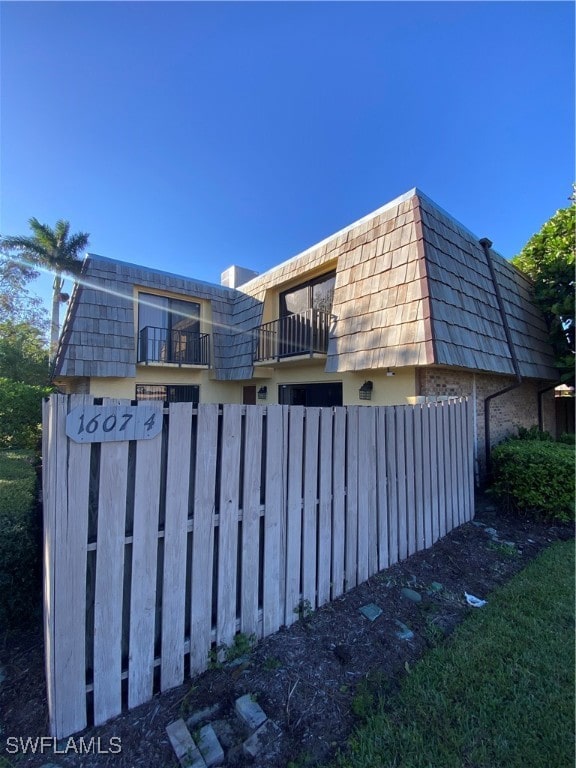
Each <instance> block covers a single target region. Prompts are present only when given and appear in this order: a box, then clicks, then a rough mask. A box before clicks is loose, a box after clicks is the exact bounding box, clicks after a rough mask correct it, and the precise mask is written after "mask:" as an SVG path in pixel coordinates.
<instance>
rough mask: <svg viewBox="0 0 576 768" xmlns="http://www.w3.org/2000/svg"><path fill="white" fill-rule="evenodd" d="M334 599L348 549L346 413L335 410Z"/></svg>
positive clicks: (339, 590)
mask: <svg viewBox="0 0 576 768" xmlns="http://www.w3.org/2000/svg"><path fill="white" fill-rule="evenodd" d="M332 467H333V470H332V474H333V482H332V599H333V600H334V599H335V598H337V597H339V596H340V595H341V594H342V593H343V591H344V556H345V549H346V527H345V526H346V518H345V497H344V494H345V471H346V411H345V410H344V409H343V408H335V409H334V439H333V454H332Z"/></svg>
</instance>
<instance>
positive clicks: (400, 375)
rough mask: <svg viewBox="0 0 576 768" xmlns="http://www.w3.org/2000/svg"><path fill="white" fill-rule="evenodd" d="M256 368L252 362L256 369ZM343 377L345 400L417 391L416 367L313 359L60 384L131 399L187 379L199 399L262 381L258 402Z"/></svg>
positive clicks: (393, 400) (392, 398)
mask: <svg viewBox="0 0 576 768" xmlns="http://www.w3.org/2000/svg"><path fill="white" fill-rule="evenodd" d="M258 370H259V369H258V368H256V371H258ZM366 380H370V381H372V382H373V384H374V389H373V391H372V399H371V400H370V401H365V400H362V401H361V400H360V399H359V395H358V390H359V389H360V387H361V386H362V384H364V382H365V381H366ZM328 382H340V383H342V402H343V405H407V404H408V403H410V402H411V401H412V400H413V399H414V396H415V395H416V372H415V369H414V368H404V369H397V370H396V372H395V375H394V376H387V375H386V373H385V372H382V371H373V372H364V373H361V374H360V373H345V374H329V373H325V371H324V361H323V360H312V361H306V362H303V363H302V364H300V365H289V366H279V367H278V368H276V369H273V370H271V369H265V375H264V376H259V377H257V378H253V379H247V380H245V381H243V382H225V381H217V380H215V379H213V378H211V377H210V372H209V371H191V370H189V369H185V368H172V367H168V366H137V375H136V378H113V377H103V378H96V377H93V378H92V379H89V380H88V379H82V380H81V379H68V380H65V381H63V382H62V386H61V389H62V391H64V392H66V393H78V392H82V393H84V394H90V395H93V396H94V397H117V398H122V399H130V400H133V399H134V398H135V396H136V385H138V384H158V385H166V384H173V385H190V384H196V385H198V386H199V387H200V402H201V403H242V393H243V387H244V386H247V385H253V386H256V387H257V389H258V388H260V387H261V386H266V387H267V390H268V393H267V397H266V400H264V401H259V404H260V405H277V404H278V402H279V397H278V387H279V386H281V385H282V384H303V383H306V384H322V383H328Z"/></svg>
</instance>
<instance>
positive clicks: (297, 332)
mask: <svg viewBox="0 0 576 768" xmlns="http://www.w3.org/2000/svg"><path fill="white" fill-rule="evenodd" d="M491 245H492V244H491V243H490V241H488V240H486V239H483V240H479V239H478V237H476V236H475V235H473V234H472V233H471V232H469V231H468V230H467V229H465V228H464V227H463V226H462V225H461V224H459V223H458V222H457V221H456V220H455V219H453V218H452V217H451V216H450V215H449V214H447V213H446V212H445V211H443V210H442V209H441V208H439V207H438V206H437V205H436V204H435V203H434V202H433V201H432V200H430V199H429V198H428V197H426V196H425V195H424V194H423V193H422V192H420V191H419V190H417V189H413V190H411V191H410V192H408V193H406V194H404V195H402V196H401V197H398V198H396V199H395V200H393V201H391V202H390V203H388V204H387V205H384V206H383V207H382V208H379V209H378V210H377V211H375V212H374V213H371V214H369V215H368V216H365V217H364V218H362V219H360V220H359V221H356V222H354V223H353V224H351V225H350V226H348V227H346V228H344V229H342V230H341V231H339V232H337V233H335V234H334V235H331V236H330V237H328V238H326V239H325V240H323V241H322V242H320V243H318V244H317V245H314V246H312V247H311V248H309V249H308V250H306V251H304V252H303V253H300V254H299V255H297V256H295V257H294V258H291V259H289V260H288V261H286V262H284V263H282V264H279V265H278V266H276V267H274V268H272V269H270V270H269V271H267V272H265V273H264V274H262V275H255V273H253V272H251V271H250V270H246V269H243V268H240V267H234V268H231V269H230V270H227V272H226V273H224V276H223V277H224V282H225V283H226V285H214V284H210V283H206V282H202V281H199V280H194V279H192V278H186V277H181V276H177V275H172V274H167V273H165V272H161V271H157V270H152V269H147V268H144V267H139V266H136V265H134V264H129V263H125V262H120V261H115V260H110V259H106V258H102V257H99V256H94V255H89V256H88V257H87V258H86V260H85V263H84V267H83V273H82V277H81V279H80V281H79V282H78V283H77V285H76V286H75V289H74V292H73V295H72V298H71V301H70V305H69V309H68V314H67V318H66V321H65V323H64V327H63V332H62V336H61V341H60V348H59V352H58V355H57V360H56V365H55V370H54V382H55V383H56V384H57V385H58V387H59V388H60V389H61V390H62V391H64V392H84V393H90V394H92V395H94V396H98V397H101V396H111V397H119V398H130V399H134V398H136V399H138V400H140V399H150V398H155V399H162V400H169V401H172V400H192V401H198V402H228V403H246V404H254V403H259V404H262V405H266V404H276V403H281V404H294V405H308V406H333V405H350V404H356V405H358V404H360V405H397V404H409V403H413V404H415V403H420V402H426V401H429V400H435V399H439V398H448V397H462V396H465V397H469V398H472V399H473V401H474V403H475V411H474V412H475V414H476V418H475V423H474V429H475V436H476V445H477V459H478V462H479V463H480V464H482V462H483V460H484V454H485V443H488V444H493V443H495V442H498V441H500V440H501V439H502V438H503V437H505V436H506V435H507V434H510V433H512V432H514V431H515V430H516V428H517V427H518V426H531V425H533V424H535V423H537V422H538V417H539V414H540V418H541V421H542V424H543V426H544V428H547V429H552V430H553V429H554V427H553V422H552V419H553V413H554V410H553V391H552V389H551V387H552V386H553V385H554V383H557V372H556V369H555V368H554V359H553V355H552V351H551V349H550V347H549V344H548V341H547V331H546V326H545V323H544V320H543V318H542V316H541V314H540V313H539V311H538V310H537V309H536V308H535V306H534V305H533V303H532V301H531V286H530V283H529V281H528V279H527V278H526V277H525V276H523V275H522V274H521V273H520V272H519V271H518V270H517V269H516V268H515V267H513V266H512V265H511V264H510V263H509V262H507V261H506V260H505V259H504V258H502V257H501V256H499V255H498V254H497V253H496V252H495V251H494V250H492V247H491ZM543 390H548V391H546V392H543Z"/></svg>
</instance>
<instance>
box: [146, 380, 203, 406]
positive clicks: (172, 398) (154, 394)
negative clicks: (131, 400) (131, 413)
mask: <svg viewBox="0 0 576 768" xmlns="http://www.w3.org/2000/svg"><path fill="white" fill-rule="evenodd" d="M199 395H200V387H199V386H198V385H197V384H191V385H188V386H183V385H179V384H137V385H136V400H163V401H164V402H166V403H198V400H199Z"/></svg>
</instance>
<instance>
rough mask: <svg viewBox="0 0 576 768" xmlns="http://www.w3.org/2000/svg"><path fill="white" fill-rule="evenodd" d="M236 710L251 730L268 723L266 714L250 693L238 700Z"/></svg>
mask: <svg viewBox="0 0 576 768" xmlns="http://www.w3.org/2000/svg"><path fill="white" fill-rule="evenodd" d="M235 708H236V713H237V714H238V716H239V717H240V718H242V720H243V721H244V722H245V723H246V725H247V726H248V727H249V728H252V729H255V728H258V727H259V726H261V725H262V723H265V722H266V719H267V718H266V713H265V712H264V710H263V709H262V707H261V706H260V705H259V704H258V702H257V701H254V698H253V697H252V695H251V694H249V693H247V694H245V695H244V696H241V697H240V698H239V699H236V704H235Z"/></svg>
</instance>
